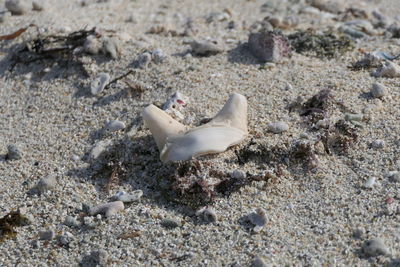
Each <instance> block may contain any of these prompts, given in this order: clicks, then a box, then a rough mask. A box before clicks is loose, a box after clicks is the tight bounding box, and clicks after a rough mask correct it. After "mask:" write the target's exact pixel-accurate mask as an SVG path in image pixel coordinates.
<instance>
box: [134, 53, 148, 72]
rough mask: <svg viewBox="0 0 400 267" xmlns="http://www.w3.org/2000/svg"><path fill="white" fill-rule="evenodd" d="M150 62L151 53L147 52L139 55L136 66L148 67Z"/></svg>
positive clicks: (140, 67)
mask: <svg viewBox="0 0 400 267" xmlns="http://www.w3.org/2000/svg"><path fill="white" fill-rule="evenodd" d="M150 62H151V54H150V53H148V52H145V53H143V54H141V55H140V56H139V57H138V59H137V61H136V66H137V67H138V68H139V69H147V67H148V66H149V63H150Z"/></svg>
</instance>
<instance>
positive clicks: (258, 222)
mask: <svg viewBox="0 0 400 267" xmlns="http://www.w3.org/2000/svg"><path fill="white" fill-rule="evenodd" d="M247 219H248V220H249V221H250V222H251V223H252V224H253V225H254V228H253V231H254V232H255V233H259V232H260V231H261V230H262V228H263V227H264V225H265V224H266V223H267V215H266V214H265V210H264V209H262V208H257V210H256V212H253V213H251V214H249V215H248V216H247Z"/></svg>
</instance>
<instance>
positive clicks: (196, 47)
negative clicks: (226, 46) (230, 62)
mask: <svg viewBox="0 0 400 267" xmlns="http://www.w3.org/2000/svg"><path fill="white" fill-rule="evenodd" d="M190 46H191V47H192V51H193V53H194V54H196V55H198V56H211V55H216V54H218V53H221V52H222V51H223V50H222V48H220V47H219V46H218V45H217V44H215V43H213V42H210V41H206V40H204V41H192V42H190Z"/></svg>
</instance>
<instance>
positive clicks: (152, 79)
mask: <svg viewBox="0 0 400 267" xmlns="http://www.w3.org/2000/svg"><path fill="white" fill-rule="evenodd" d="M4 2H5V1H0V9H1V8H3V7H4ZM48 2H49V4H48V5H47V6H46V8H45V9H44V10H43V11H40V12H39V11H30V12H29V13H27V14H24V15H21V16H11V17H9V18H8V19H7V20H6V21H5V22H3V23H0V35H3V34H9V33H12V32H14V31H16V30H18V29H19V28H22V27H26V26H27V25H29V24H35V25H37V26H38V27H40V28H41V29H43V30H42V31H43V32H45V33H50V34H51V33H53V34H68V33H69V32H71V31H78V30H81V29H83V28H85V27H86V29H91V28H92V27H97V28H98V29H99V31H100V32H102V33H104V34H105V35H113V36H114V37H116V38H119V39H118V40H119V42H120V46H121V54H120V55H119V57H118V59H115V60H112V59H110V57H108V56H105V55H103V54H99V55H83V56H80V57H79V58H80V59H79V60H80V61H81V62H83V68H82V67H80V66H79V65H77V64H71V65H68V67H66V66H64V65H62V64H57V63H55V62H52V61H44V62H42V61H37V62H34V63H30V64H19V65H17V66H16V67H15V68H14V69H12V70H11V69H10V66H11V54H12V53H13V52H15V51H16V50H17V49H18V45H21V44H22V43H23V42H24V41H25V40H29V39H30V38H34V36H35V34H36V29H35V28H30V29H28V30H27V32H25V33H23V34H22V35H21V36H20V37H18V38H16V39H14V40H11V41H0V155H2V156H1V157H0V217H3V216H5V215H6V214H8V213H9V212H11V211H13V210H17V209H18V208H21V209H22V210H23V212H24V214H28V215H29V216H30V217H31V219H32V222H31V224H30V225H28V226H23V227H16V228H15V230H16V231H17V232H18V233H17V236H16V237H15V238H13V239H7V240H5V241H3V242H0V265H1V266H15V265H18V266H77V265H79V264H81V265H82V266H94V265H95V264H99V265H103V266H250V264H251V262H252V261H253V259H254V257H257V256H259V257H262V258H263V260H264V262H265V263H266V264H267V265H268V266H290V265H293V266H321V265H327V266H369V265H374V264H375V265H390V264H392V266H399V258H400V242H399V239H400V232H399V229H400V228H399V227H400V224H399V209H398V202H399V201H400V192H399V189H398V188H399V183H396V182H393V181H392V180H391V179H389V178H388V173H389V172H390V171H400V159H399V151H400V137H399V133H400V124H399V120H400V101H399V100H400V89H399V88H400V80H399V78H375V77H372V76H371V75H370V72H371V71H372V70H373V69H371V70H357V71H354V70H351V69H350V68H349V66H350V65H351V64H352V63H354V62H355V61H357V60H358V59H359V58H361V57H362V51H360V49H362V50H365V51H374V50H380V51H385V52H388V53H391V54H398V53H399V39H395V38H391V37H390V36H384V35H376V36H373V35H368V36H367V37H365V38H362V39H358V40H357V41H355V47H354V49H352V50H351V51H350V52H347V53H345V54H343V55H340V56H338V57H335V58H332V59H326V58H317V57H312V56H307V55H302V54H298V53H293V54H292V56H291V57H290V58H286V59H285V60H284V62H282V63H277V64H273V65H272V66H266V67H265V65H264V64H263V63H260V62H258V60H257V59H256V58H254V57H253V56H252V55H251V54H250V53H249V51H248V49H247V48H246V46H245V43H246V42H247V39H248V35H249V33H250V31H251V25H252V24H254V23H255V22H256V21H261V20H262V19H263V18H264V17H265V16H266V13H265V12H262V8H261V6H262V5H263V4H264V2H265V1H256V0H254V1H239V0H219V1H191V0H187V1H156V0H149V1H141V0H138V1H127V0H119V1H85V3H86V4H85V5H82V4H81V2H80V1H48ZM97 2H99V3H97ZM293 2H296V1H282V2H281V1H272V2H271V6H272V7H270V9H269V11H270V12H273V13H276V14H295V15H297V16H299V18H300V24H299V26H297V28H296V29H307V28H309V27H313V28H316V29H318V30H319V29H321V30H323V29H328V28H329V27H330V26H332V25H335V24H337V23H342V21H340V20H339V21H334V20H329V19H320V15H315V16H314V15H309V14H304V13H297V11H298V10H300V7H299V6H296V5H295V4H293ZM350 2H352V3H354V5H352V3H350ZM350 2H349V3H347V4H346V6H354V7H355V6H357V7H360V8H361V9H363V10H380V11H381V13H382V14H385V16H387V18H389V19H391V20H394V18H395V16H396V15H398V10H400V2H399V1H397V0H390V1H389V0H387V1H350ZM303 5H305V4H303ZM291 6H292V7H293V8H292V9H293V10H294V11H290V10H288V7H291ZM226 8H229V11H228V12H225V14H224V15H223V16H227V17H228V19H226V20H222V21H218V19H217V21H213V22H210V23H208V22H207V17H208V16H209V15H210V14H211V13H213V12H219V13H223V12H224V9H226ZM336 17H339V15H337V16H336ZM188 21H191V22H190V23H188ZM230 21H234V22H235V25H236V26H235V27H234V28H233V29H229V27H228V26H229V22H230ZM157 25H162V26H164V28H165V29H167V30H168V29H169V30H171V32H174V31H175V32H178V33H182V32H183V31H184V30H185V29H189V30H190V31H191V35H190V36H173V35H174V34H171V33H170V34H163V33H161V34H148V33H147V32H148V31H149V30H150V28H151V27H153V26H157ZM187 25H192V26H193V27H192V28H188V27H187ZM296 29H288V30H287V31H285V33H290V32H293V31H295V30H296ZM383 31H384V30H383ZM206 38H210V39H214V40H217V41H218V43H219V44H220V45H221V46H222V47H223V49H224V52H222V53H219V54H217V55H212V56H208V57H197V56H196V55H191V53H190V46H189V45H188V41H190V40H191V39H196V40H197V39H199V40H201V39H206ZM157 48H159V49H161V50H162V51H163V52H164V53H165V54H166V55H167V57H168V58H167V60H166V61H165V62H163V63H159V64H155V63H154V62H152V63H150V65H149V66H148V67H147V68H146V69H134V62H135V60H136V59H137V58H138V56H139V55H140V54H141V53H142V52H144V51H153V50H154V49H157ZM395 62H396V61H395ZM130 69H134V73H133V74H130V75H129V76H127V78H126V80H127V81H130V82H132V83H135V84H139V85H140V86H142V87H143V88H144V92H143V93H142V94H141V96H138V95H136V94H135V93H133V94H132V95H129V94H127V93H126V91H127V90H126V88H127V86H126V84H125V83H123V82H122V81H118V82H117V83H115V84H112V85H111V86H110V88H108V89H105V90H104V91H103V92H101V93H100V94H99V95H98V96H93V95H91V94H90V83H91V81H92V80H93V79H94V77H95V76H96V75H97V74H98V73H100V72H106V73H108V74H109V75H110V76H111V79H114V78H116V77H118V76H120V75H122V74H124V73H126V72H127V71H129V70H130ZM85 71H86V72H87V75H85ZM376 81H378V82H380V83H382V84H384V85H385V86H386V88H387V91H388V93H387V95H386V96H385V97H384V98H383V99H374V98H371V97H369V95H368V92H369V91H370V89H371V88H372V83H373V82H376ZM288 84H290V85H291V86H289V87H288ZM326 88H329V89H331V92H332V99H333V100H331V101H332V102H331V103H332V104H331V105H330V107H329V109H328V118H329V121H330V122H331V123H335V122H337V121H338V120H340V119H343V118H344V116H345V113H360V114H363V115H364V117H365V119H364V120H363V121H362V124H363V127H362V128H356V132H357V135H358V139H357V141H356V142H354V143H352V144H351V146H350V148H349V149H348V150H347V151H346V152H343V153H336V152H332V153H331V154H327V153H325V152H324V151H320V152H321V153H320V154H318V153H317V157H318V164H317V165H318V166H317V167H316V168H312V169H311V170H310V168H308V167H307V162H302V161H300V163H294V162H292V161H287V162H285V161H283V162H282V166H284V167H283V169H284V170H283V174H281V175H275V176H276V177H275V179H270V180H268V181H258V182H252V183H250V184H249V185H246V186H244V187H242V188H240V190H239V191H237V192H234V193H232V194H231V195H230V196H229V197H226V196H221V195H218V196H217V197H216V198H215V201H214V203H212V204H211V205H210V207H212V208H213V209H214V211H215V213H216V214H217V217H218V219H217V222H215V223H205V222H204V221H202V220H201V219H200V218H197V217H196V216H195V214H194V212H195V210H194V209H192V208H191V207H189V206H187V205H184V204H179V203H176V202H173V201H172V200H170V199H169V198H167V197H165V191H170V190H171V189H170V188H169V187H168V184H167V182H166V180H167V179H166V177H167V176H168V175H171V174H172V173H171V172H173V171H174V167H173V166H171V165H165V164H163V163H162V162H161V161H160V160H159V152H158V150H157V147H156V144H155V142H154V141H153V139H152V137H151V133H150V131H149V130H148V129H147V128H146V127H145V126H144V125H143V123H142V121H141V111H142V110H143V108H144V107H146V106H147V105H149V104H151V103H156V104H157V103H158V104H159V103H163V102H165V101H166V100H167V99H168V98H169V96H170V95H172V94H173V93H174V92H176V91H179V92H181V93H182V94H183V95H185V96H187V97H188V99H189V100H190V101H189V104H188V107H187V108H186V109H185V110H184V111H183V113H184V115H185V122H186V123H188V124H191V125H198V123H199V122H200V120H201V119H204V118H209V117H212V116H213V115H215V114H216V112H217V111H218V110H219V109H220V108H221V107H222V105H223V104H224V103H225V101H226V100H227V99H228V96H229V95H230V94H231V93H234V92H236V93H240V94H243V95H245V96H246V97H247V99H248V103H249V112H248V120H249V137H248V138H246V140H245V141H244V142H242V143H241V144H240V145H238V146H236V147H234V148H231V149H229V150H228V151H226V152H224V153H221V154H217V155H210V156H206V157H202V158H199V159H198V161H199V162H200V163H201V164H202V166H203V168H204V173H206V174H207V173H209V171H210V170H211V169H215V170H218V171H221V172H223V173H224V174H227V175H229V173H231V172H232V171H234V170H242V171H245V172H247V173H248V174H249V175H251V174H259V173H265V172H267V171H268V172H271V173H275V174H276V171H277V169H276V168H277V164H276V162H273V163H271V162H269V158H268V157H266V158H265V159H263V158H258V159H257V160H255V161H248V162H246V163H245V164H240V163H239V161H238V158H237V156H236V154H235V150H238V151H240V150H241V149H245V148H246V146H247V145H248V144H249V142H250V141H251V140H252V139H253V140H254V142H256V144H262V145H265V146H267V147H273V146H275V145H277V146H278V147H280V148H285V147H286V148H287V149H290V147H292V146H293V144H295V143H296V142H299V140H301V134H302V133H306V134H307V136H308V138H309V139H308V140H309V142H317V141H318V139H319V138H321V132H323V131H321V130H318V129H315V128H313V127H312V124H310V123H309V122H307V120H306V119H305V118H304V116H300V114H299V112H297V111H293V112H289V111H288V108H287V106H288V105H289V104H290V103H292V102H293V101H294V100H296V98H297V97H298V96H301V97H302V98H303V99H305V100H306V99H309V98H310V97H312V96H313V95H315V94H316V93H318V92H319V91H320V90H322V89H326ZM340 103H342V104H340ZM115 119H118V120H121V121H123V122H124V123H125V124H126V125H127V127H126V129H124V130H121V131H117V132H113V133H103V131H102V129H103V127H104V125H105V124H106V123H107V121H109V120H115ZM277 121H284V122H286V123H287V124H288V125H289V129H288V130H287V131H285V132H283V133H280V134H273V133H270V132H268V131H267V129H268V127H267V125H268V123H270V122H277ZM102 140H103V141H106V142H107V140H110V141H109V142H112V143H113V144H114V145H110V146H109V147H108V149H109V150H112V151H114V152H113V155H116V156H115V157H114V158H113V157H111V158H100V159H98V160H89V159H88V153H89V152H90V151H91V149H92V148H93V146H94V145H95V144H96V143H97V142H99V141H102ZM374 140H383V141H384V147H383V148H371V143H372V142H373V141H374ZM9 144H16V145H17V146H18V147H19V148H20V150H21V152H22V153H23V156H22V159H19V160H6V153H7V146H8V145H9ZM255 146H256V147H257V145H255ZM113 160H114V161H113ZM115 160H117V162H115ZM118 160H119V161H122V163H123V164H122V167H123V168H125V169H126V171H125V172H124V176H123V177H122V178H121V179H120V181H116V182H115V183H113V185H112V187H111V189H110V191H109V192H107V191H106V190H104V188H105V183H106V181H107V177H109V175H108V173H107V168H103V169H102V167H104V166H105V165H106V164H107V162H108V163H110V164H111V165H112V164H117V163H118ZM112 166H115V165H112ZM52 174H54V175H56V177H57V181H58V183H57V185H56V187H55V188H54V189H52V190H49V191H48V192H46V193H44V194H39V195H35V194H33V195H32V194H29V192H30V190H31V189H32V188H33V187H34V186H35V185H36V184H37V183H38V181H39V180H40V179H41V178H44V177H46V176H48V175H52ZM370 177H374V178H375V179H376V183H375V184H374V185H373V186H372V188H365V187H364V184H365V182H366V181H367V180H368V179H369V178H370ZM134 190H142V191H143V196H142V198H141V199H140V201H139V202H135V203H132V204H130V205H126V206H125V210H124V211H122V212H120V213H118V214H117V215H115V216H112V217H111V218H104V216H103V217H101V216H100V217H96V216H86V214H85V212H84V207H83V206H85V205H86V204H87V205H90V206H94V205H97V204H102V203H106V202H109V201H110V198H111V197H112V196H113V195H114V194H115V193H116V192H117V191H126V192H128V193H129V192H132V191H134ZM388 203H389V204H388ZM83 204H85V205H83ZM257 208H263V209H264V210H265V212H266V217H267V222H266V224H265V226H264V227H263V228H262V230H261V232H259V233H254V232H253V231H252V229H251V225H249V224H248V223H246V222H244V221H245V216H247V215H249V214H250V213H251V212H254V211H255V210H256V209H257ZM67 216H73V217H76V218H77V219H78V220H79V221H81V222H82V223H81V225H79V226H77V227H69V226H66V225H65V224H64V221H65V219H66V217H67ZM163 218H173V219H174V220H177V221H179V222H180V223H181V224H182V225H181V226H179V227H176V228H173V229H169V228H166V227H164V226H162V225H161V224H160V222H161V221H162V219H163ZM44 230H53V231H54V234H55V236H56V237H55V238H54V239H51V240H39V232H40V231H44ZM66 232H69V233H70V234H71V235H70V236H71V237H70V239H71V240H70V242H69V243H68V244H62V243H61V242H60V236H63V235H66ZM355 233H356V234H355ZM67 235H68V234H67ZM372 238H381V239H382V240H383V242H384V244H385V246H386V247H387V249H388V250H389V253H388V254H387V255H381V256H377V257H369V256H368V255H366V254H365V253H363V251H362V246H363V244H364V243H365V242H366V241H367V240H370V239H372ZM98 251H100V253H97V254H96V252H98ZM91 253H92V254H91ZM99 254H100V255H99ZM89 255H92V256H89ZM396 264H397V265H396Z"/></svg>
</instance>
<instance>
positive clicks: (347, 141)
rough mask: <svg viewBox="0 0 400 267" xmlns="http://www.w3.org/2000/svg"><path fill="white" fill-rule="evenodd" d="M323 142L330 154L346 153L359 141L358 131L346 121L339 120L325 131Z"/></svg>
mask: <svg viewBox="0 0 400 267" xmlns="http://www.w3.org/2000/svg"><path fill="white" fill-rule="evenodd" d="M321 141H322V142H323V144H324V147H325V149H326V152H327V153H328V154H331V153H332V151H333V152H335V153H344V152H346V151H347V150H348V149H349V148H350V147H351V146H352V145H353V144H354V143H356V142H357V141H358V134H357V129H356V128H355V127H354V126H353V125H351V124H350V123H348V122H346V121H345V120H339V121H337V122H336V123H335V125H334V126H333V127H332V128H329V129H327V130H326V131H325V133H324V135H323V137H322V138H321Z"/></svg>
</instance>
